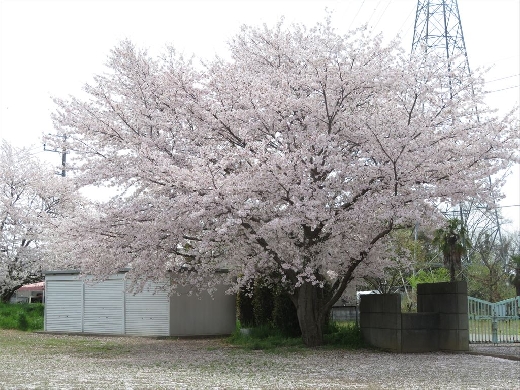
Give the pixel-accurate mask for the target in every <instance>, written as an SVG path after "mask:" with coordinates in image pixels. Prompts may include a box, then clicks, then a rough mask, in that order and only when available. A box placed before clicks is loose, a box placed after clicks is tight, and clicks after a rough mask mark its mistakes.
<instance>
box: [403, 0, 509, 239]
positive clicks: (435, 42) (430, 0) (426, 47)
mask: <svg viewBox="0 0 520 390" xmlns="http://www.w3.org/2000/svg"><path fill="white" fill-rule="evenodd" d="M420 52H422V53H424V54H425V55H428V56H429V57H430V56H435V57H438V58H439V60H440V61H442V62H444V61H447V62H446V63H447V66H448V71H451V70H456V69H457V70H462V74H463V75H466V76H470V75H471V70H470V67H469V60H468V53H467V51H466V43H465V42H464V34H463V32H462V23H461V21H460V13H459V6H458V3H457V0H418V1H417V12H416V14H415V24H414V32H413V41H412V53H420ZM448 82H449V92H450V97H451V96H452V94H451V87H452V85H454V84H455V83H458V82H459V80H456V79H453V78H450V79H449V80H448ZM475 115H476V116H477V120H478V111H477V107H475ZM489 180H490V182H491V179H489ZM493 206H495V205H493ZM493 206H491V207H489V205H481V204H475V203H474V202H469V203H466V204H461V205H459V207H457V209H456V210H455V209H451V211H447V212H446V213H445V215H447V216H449V217H452V218H453V217H457V218H459V219H460V220H461V222H462V223H463V224H464V226H466V229H467V228H468V222H469V221H468V218H469V217H470V213H472V214H473V219H476V220H477V221H479V222H477V223H480V224H481V226H483V229H489V230H488V231H491V232H492V238H493V241H494V242H495V240H496V239H497V238H498V240H499V242H502V237H501V231H500V220H499V216H498V212H497V210H496V208H495V207H493ZM475 212H476V213H475ZM477 214H478V215H477Z"/></svg>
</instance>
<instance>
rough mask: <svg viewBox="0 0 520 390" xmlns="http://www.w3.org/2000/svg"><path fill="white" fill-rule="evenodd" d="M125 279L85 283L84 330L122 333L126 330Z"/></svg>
mask: <svg viewBox="0 0 520 390" xmlns="http://www.w3.org/2000/svg"><path fill="white" fill-rule="evenodd" d="M123 294H124V280H122V279H119V280H105V281H103V282H99V283H96V284H89V283H85V298H84V302H85V303H84V305H85V306H84V313H83V332H87V333H101V334H122V333H123V332H124V320H123V310H124V309H123V304H124V299H123Z"/></svg>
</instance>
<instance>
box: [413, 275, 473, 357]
mask: <svg viewBox="0 0 520 390" xmlns="http://www.w3.org/2000/svg"><path fill="white" fill-rule="evenodd" d="M417 312H418V313H419V312H436V313H439V327H438V332H439V336H438V338H439V349H440V350H447V351H468V350H469V319H468V287H467V284H466V282H464V281H462V282H444V283H423V284H418V285H417Z"/></svg>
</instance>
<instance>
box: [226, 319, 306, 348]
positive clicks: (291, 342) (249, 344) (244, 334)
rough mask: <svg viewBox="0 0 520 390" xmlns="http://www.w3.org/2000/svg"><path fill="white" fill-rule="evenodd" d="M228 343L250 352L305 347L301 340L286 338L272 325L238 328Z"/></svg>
mask: <svg viewBox="0 0 520 390" xmlns="http://www.w3.org/2000/svg"><path fill="white" fill-rule="evenodd" d="M227 341H228V342H229V343H230V344H233V345H236V346H239V347H242V348H244V349H249V350H267V351H275V350H277V349H280V350H281V349H283V350H287V349H298V348H303V347H304V345H303V343H302V340H301V338H299V337H297V338H291V337H286V336H284V335H283V334H282V332H281V331H280V330H278V329H275V328H274V327H272V326H270V325H263V326H259V327H256V328H248V329H243V328H241V327H240V326H237V329H236V330H235V332H234V333H233V334H232V335H231V336H230V337H229V338H228V339H227Z"/></svg>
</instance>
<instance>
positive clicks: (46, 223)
mask: <svg viewBox="0 0 520 390" xmlns="http://www.w3.org/2000/svg"><path fill="white" fill-rule="evenodd" d="M71 194H72V190H71V188H70V185H68V183H66V182H65V181H64V179H61V178H58V177H57V176H56V175H55V173H54V172H53V171H52V170H51V169H47V168H45V167H44V166H43V165H42V163H41V162H39V161H38V159H37V158H35V157H34V156H32V155H31V153H30V151H29V150H28V149H25V148H15V147H12V146H11V145H9V144H8V143H7V142H5V141H3V142H2V143H1V144H0V218H1V219H0V299H1V300H2V301H9V299H10V298H11V296H12V295H13V293H14V291H15V290H16V289H18V288H19V287H21V286H22V285H24V284H26V283H32V282H37V281H41V280H42V278H43V276H42V270H44V269H45V267H46V262H45V261H44V259H45V258H46V256H45V255H44V253H45V244H46V242H45V239H44V237H45V234H46V232H48V230H49V229H54V228H55V227H56V224H57V223H58V220H59V217H60V216H61V215H62V213H63V211H64V209H65V207H68V206H66V205H67V204H68V203H70V198H71Z"/></svg>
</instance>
